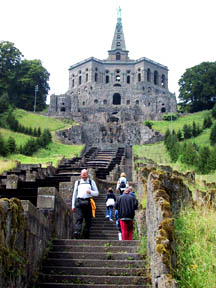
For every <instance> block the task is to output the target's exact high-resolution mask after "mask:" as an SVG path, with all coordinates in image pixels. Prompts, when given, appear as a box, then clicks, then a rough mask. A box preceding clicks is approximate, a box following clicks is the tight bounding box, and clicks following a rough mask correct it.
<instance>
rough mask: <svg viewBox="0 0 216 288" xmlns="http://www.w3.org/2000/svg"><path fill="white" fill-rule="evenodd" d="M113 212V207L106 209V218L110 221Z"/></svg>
mask: <svg viewBox="0 0 216 288" xmlns="http://www.w3.org/2000/svg"><path fill="white" fill-rule="evenodd" d="M112 211H113V206H108V207H106V216H109V219H112Z"/></svg>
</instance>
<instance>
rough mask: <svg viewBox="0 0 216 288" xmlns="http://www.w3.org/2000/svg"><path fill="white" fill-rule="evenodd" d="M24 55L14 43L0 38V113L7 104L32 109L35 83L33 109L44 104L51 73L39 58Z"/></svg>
mask: <svg viewBox="0 0 216 288" xmlns="http://www.w3.org/2000/svg"><path fill="white" fill-rule="evenodd" d="M23 57H24V56H23V54H22V53H21V52H20V50H19V49H18V48H16V47H15V46H14V43H12V42H8V41H1V42H0V113H3V112H5V111H7V110H8V108H9V107H10V106H13V107H17V108H22V109H25V110H28V111H33V110H34V101H35V87H36V86H37V87H38V91H37V93H36V110H37V111H41V110H43V109H44V108H45V107H46V98H47V94H48V91H49V89H50V87H49V85H48V80H49V75H50V74H49V73H48V72H47V70H46V69H45V68H44V67H43V65H42V62H41V60H38V59H35V60H27V59H23Z"/></svg>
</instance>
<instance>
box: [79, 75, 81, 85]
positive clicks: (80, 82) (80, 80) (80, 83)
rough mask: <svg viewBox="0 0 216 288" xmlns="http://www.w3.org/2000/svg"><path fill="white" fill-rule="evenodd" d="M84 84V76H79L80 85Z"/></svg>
mask: <svg viewBox="0 0 216 288" xmlns="http://www.w3.org/2000/svg"><path fill="white" fill-rule="evenodd" d="M81 84H82V76H79V85H81Z"/></svg>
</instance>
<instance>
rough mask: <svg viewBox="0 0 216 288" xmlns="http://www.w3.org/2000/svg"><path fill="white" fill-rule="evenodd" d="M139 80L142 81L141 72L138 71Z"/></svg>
mask: <svg viewBox="0 0 216 288" xmlns="http://www.w3.org/2000/svg"><path fill="white" fill-rule="evenodd" d="M138 82H141V73H138Z"/></svg>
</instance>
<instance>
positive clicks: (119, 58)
mask: <svg viewBox="0 0 216 288" xmlns="http://www.w3.org/2000/svg"><path fill="white" fill-rule="evenodd" d="M116 60H121V55H120V53H119V52H117V53H116Z"/></svg>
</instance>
